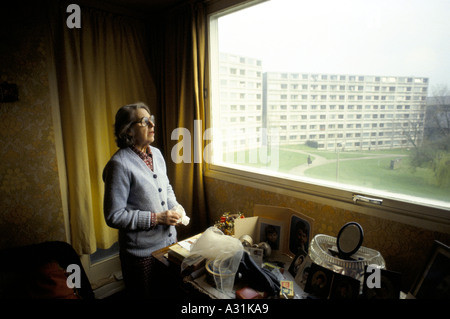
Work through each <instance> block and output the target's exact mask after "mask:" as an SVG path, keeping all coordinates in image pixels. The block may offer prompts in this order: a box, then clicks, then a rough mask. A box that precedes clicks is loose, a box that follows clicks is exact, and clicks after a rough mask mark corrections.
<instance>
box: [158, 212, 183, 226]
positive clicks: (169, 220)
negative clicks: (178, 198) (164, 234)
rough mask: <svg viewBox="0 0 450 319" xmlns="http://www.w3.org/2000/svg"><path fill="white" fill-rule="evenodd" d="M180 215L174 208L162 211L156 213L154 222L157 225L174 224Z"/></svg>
mask: <svg viewBox="0 0 450 319" xmlns="http://www.w3.org/2000/svg"><path fill="white" fill-rule="evenodd" d="M180 218H181V215H180V214H178V213H177V212H176V211H174V210H166V211H165V212H162V213H156V223H157V224H158V225H169V226H175V225H176V224H177V222H178V220H179V219H180Z"/></svg>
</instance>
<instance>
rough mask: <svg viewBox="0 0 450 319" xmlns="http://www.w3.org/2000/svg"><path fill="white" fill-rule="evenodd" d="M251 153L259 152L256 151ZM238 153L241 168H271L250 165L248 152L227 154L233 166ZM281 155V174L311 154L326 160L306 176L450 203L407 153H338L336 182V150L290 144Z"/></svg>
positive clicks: (447, 190) (445, 190) (448, 191)
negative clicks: (396, 164)
mask: <svg viewBox="0 0 450 319" xmlns="http://www.w3.org/2000/svg"><path fill="white" fill-rule="evenodd" d="M252 151H253V152H256V151H257V150H255V149H254V150H252ZM238 154H239V156H242V158H243V157H244V156H245V162H244V163H241V164H242V165H245V166H252V167H258V168H261V167H270V163H268V164H265V163H263V162H261V161H260V160H258V161H256V162H255V163H249V151H248V150H247V151H242V152H239V153H235V154H228V156H230V155H233V156H234V163H237V158H238V157H237V156H238ZM278 154H279V156H278V158H279V167H278V171H279V172H283V173H289V172H290V171H291V170H292V169H294V168H296V167H298V166H300V165H303V164H305V163H307V157H308V154H311V155H312V156H311V158H312V160H313V162H314V161H315V160H316V159H317V158H319V157H320V158H321V159H325V160H326V161H325V162H324V164H322V165H318V166H314V165H312V167H310V168H307V169H306V170H305V171H304V176H307V177H311V178H315V179H321V180H326V181H333V182H335V181H337V182H339V183H342V184H349V185H356V186H361V187H365V188H373V189H378V190H383V191H388V192H395V193H401V194H405V195H411V196H416V197H422V198H429V199H436V200H442V201H445V202H448V201H449V198H450V187H439V186H437V184H436V181H435V178H434V175H433V174H434V173H433V171H432V170H431V169H424V168H414V167H412V166H411V165H410V162H409V158H408V156H409V151H408V150H403V149H393V150H378V151H361V152H358V151H352V152H339V172H338V179H337V180H336V171H337V165H336V163H337V156H338V154H337V153H336V152H334V151H321V150H317V149H314V148H310V147H308V146H306V145H294V146H291V145H289V146H283V147H280V149H279V153H278ZM373 157H376V158H373ZM258 158H259V156H258ZM396 158H401V159H402V160H401V164H400V165H399V167H398V168H396V169H391V168H390V166H391V160H393V159H396Z"/></svg>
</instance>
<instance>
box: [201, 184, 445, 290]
mask: <svg viewBox="0 0 450 319" xmlns="http://www.w3.org/2000/svg"><path fill="white" fill-rule="evenodd" d="M205 184H206V193H207V203H208V209H209V211H210V213H211V214H212V216H211V218H212V221H211V223H213V222H214V221H217V220H219V218H220V216H221V215H222V214H223V213H224V212H230V213H237V212H241V213H243V214H244V215H245V216H252V214H253V207H254V205H255V204H261V205H271V206H281V207H287V208H290V209H293V210H295V211H297V212H299V213H301V214H304V215H306V216H310V217H312V218H313V219H314V226H313V234H312V235H311V238H312V237H314V236H315V235H316V234H326V235H330V236H337V234H338V232H339V230H340V229H341V227H342V226H343V225H344V224H345V223H347V222H351V221H354V222H357V223H359V224H360V225H361V226H362V228H363V230H364V241H363V246H365V247H368V248H372V249H376V250H378V251H379V252H380V253H381V254H382V256H383V258H384V259H385V261H386V268H387V269H389V270H392V271H397V272H400V273H402V281H403V289H404V291H408V289H409V287H410V286H411V285H412V283H413V282H414V280H415V277H416V276H417V274H418V273H420V271H421V268H422V266H423V264H424V263H425V260H426V258H427V256H428V253H429V251H430V249H431V246H432V244H433V241H434V240H435V239H436V240H439V241H441V242H443V243H445V244H447V245H449V244H450V235H449V234H442V233H436V232H433V231H429V230H426V229H422V228H419V227H414V226H410V225H406V224H402V223H399V222H393V221H390V220H386V219H383V218H378V217H374V216H369V215H365V214H360V213H357V212H352V211H349V210H345V209H341V208H336V207H332V206H329V205H324V204H321V203H317V202H312V201H307V200H302V199H299V198H295V197H291V196H286V195H281V194H276V193H273V192H269V191H264V190H260V189H256V188H252V187H247V186H242V185H239V184H234V183H230V182H226V181H222V180H218V179H213V178H209V177H208V178H206V180H205Z"/></svg>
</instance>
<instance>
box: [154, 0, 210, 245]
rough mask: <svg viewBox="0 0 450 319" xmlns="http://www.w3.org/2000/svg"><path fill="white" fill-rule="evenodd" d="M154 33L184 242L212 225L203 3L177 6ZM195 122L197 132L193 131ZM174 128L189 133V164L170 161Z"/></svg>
mask: <svg viewBox="0 0 450 319" xmlns="http://www.w3.org/2000/svg"><path fill="white" fill-rule="evenodd" d="M152 29H153V30H155V32H154V33H153V36H154V38H153V39H152V41H151V43H154V44H155V45H154V46H153V47H152V50H151V53H152V58H153V60H154V61H158V62H156V63H155V64H154V66H156V67H155V68H154V69H153V71H154V74H155V79H158V80H157V81H155V82H158V85H157V86H158V88H157V90H158V92H159V94H158V96H159V99H160V100H159V103H158V104H160V105H161V117H162V120H161V122H162V125H163V127H162V131H163V132H164V135H163V145H164V149H163V153H164V156H165V158H166V161H167V166H168V174H169V178H170V180H171V183H172V186H173V188H174V191H175V194H176V196H177V199H178V201H179V202H180V203H181V204H182V205H183V207H184V208H185V210H186V212H187V213H188V215H189V216H190V217H191V223H190V225H189V227H188V228H187V229H186V228H184V227H179V228H178V233H179V238H180V239H182V238H183V237H185V236H188V235H191V234H193V233H197V232H200V231H204V229H205V227H207V226H208V225H209V224H210V220H209V214H208V212H207V205H206V202H205V201H206V196H205V191H204V180H203V160H202V161H200V160H199V159H201V158H202V154H203V149H204V145H205V143H204V141H203V132H204V130H205V97H204V91H205V90H204V84H205V83H206V81H207V78H206V74H207V72H206V69H205V67H206V65H207V63H206V59H207V47H206V13H205V8H204V4H202V3H201V2H198V3H195V2H191V3H187V4H184V5H181V6H179V7H177V8H175V9H173V10H171V11H170V12H168V13H167V14H166V15H164V16H162V17H161V19H159V20H157V21H156V24H155V25H154V27H153V28H152ZM195 121H196V122H195ZM195 123H196V124H197V128H194V126H195ZM176 128H186V129H187V130H188V131H189V132H190V134H191V136H190V137H191V139H190V147H191V161H190V162H189V163H185V162H181V163H178V164H176V163H174V161H173V160H172V159H171V156H172V149H173V148H174V147H176V145H177V144H178V143H179V142H180V141H181V138H180V139H179V140H172V132H173V130H174V129H176ZM194 132H197V133H198V134H194ZM184 138H187V137H186V136H184V137H183V139H184ZM184 141H185V142H186V140H184ZM184 145H185V146H188V145H189V144H184ZM195 152H196V153H197V154H194V153H195Z"/></svg>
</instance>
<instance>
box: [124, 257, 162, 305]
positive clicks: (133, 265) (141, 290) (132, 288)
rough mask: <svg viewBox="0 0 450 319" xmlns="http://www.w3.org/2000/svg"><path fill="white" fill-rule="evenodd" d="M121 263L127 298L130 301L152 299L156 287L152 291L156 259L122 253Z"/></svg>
mask: <svg viewBox="0 0 450 319" xmlns="http://www.w3.org/2000/svg"><path fill="white" fill-rule="evenodd" d="M120 263H121V266H122V276H123V281H124V283H125V290H126V294H127V297H128V298H130V299H149V298H152V297H153V296H154V294H155V291H154V289H155V287H153V289H152V282H153V280H152V276H153V274H152V269H153V268H154V258H153V257H151V256H150V257H136V256H132V255H129V254H124V253H121V254H120ZM152 290H153V291H152Z"/></svg>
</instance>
